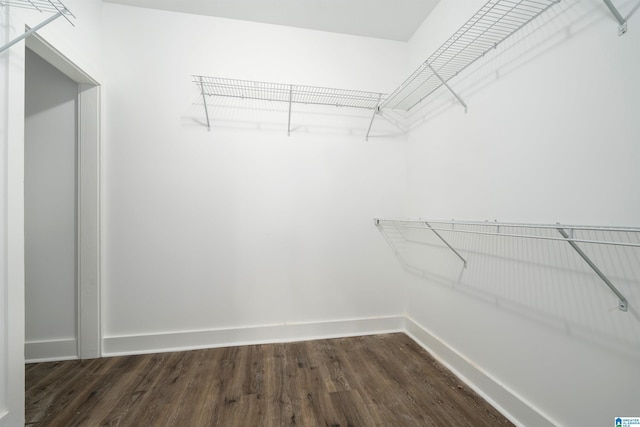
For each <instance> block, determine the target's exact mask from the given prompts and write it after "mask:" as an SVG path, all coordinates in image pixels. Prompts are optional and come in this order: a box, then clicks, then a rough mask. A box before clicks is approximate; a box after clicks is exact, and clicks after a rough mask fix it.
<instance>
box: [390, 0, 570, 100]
mask: <svg viewBox="0 0 640 427" xmlns="http://www.w3.org/2000/svg"><path fill="white" fill-rule="evenodd" d="M559 1H560V0H489V1H488V2H487V3H486V4H485V5H484V6H483V7H482V8H481V9H480V10H479V11H478V12H477V13H476V14H475V15H474V16H473V17H472V18H471V19H469V20H468V21H467V22H466V23H465V24H464V25H463V26H462V27H461V28H460V29H459V30H458V31H456V33H455V34H454V35H453V36H451V37H450V38H449V39H448V40H447V41H446V42H445V43H444V44H442V45H441V46H440V47H439V48H438V49H437V50H436V51H435V52H434V53H433V54H432V55H431V56H430V57H429V58H427V60H426V61H425V62H424V63H423V64H422V65H421V66H420V67H418V69H417V70H415V71H414V72H413V74H411V75H410V76H409V78H407V79H406V80H405V81H404V83H402V85H400V87H398V88H397V89H396V90H395V91H393V93H391V95H389V97H388V98H387V99H386V100H385V102H384V103H383V104H382V105H381V108H383V109H385V108H389V109H394V110H406V111H409V110H410V109H411V108H413V107H415V106H416V105H417V104H419V103H420V102H421V101H422V100H423V99H425V98H426V97H427V96H429V95H430V94H431V93H433V92H434V91H435V90H436V89H438V88H440V87H441V86H443V85H445V86H446V82H448V81H449V80H450V79H451V78H453V77H455V76H456V75H457V74H458V73H460V72H461V71H463V70H464V69H465V68H467V67H468V66H469V65H471V64H472V63H473V62H475V61H476V60H478V59H479V58H481V57H482V56H484V55H485V54H486V53H487V52H489V51H490V50H492V49H494V48H496V47H497V46H498V44H500V43H501V42H502V41H504V40H505V39H507V38H508V37H509V36H511V35H512V34H513V33H515V32H516V31H518V30H519V29H520V28H522V27H523V26H525V25H526V24H528V23H529V22H531V21H532V20H533V19H535V18H536V17H537V16H539V15H540V14H542V13H543V12H545V11H546V10H547V9H549V8H550V7H551V6H553V5H554V4H556V3H559Z"/></svg>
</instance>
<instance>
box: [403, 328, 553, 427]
mask: <svg viewBox="0 0 640 427" xmlns="http://www.w3.org/2000/svg"><path fill="white" fill-rule="evenodd" d="M405 333H406V334H407V335H409V336H410V337H411V338H412V339H413V340H414V341H415V342H417V343H418V344H420V345H421V346H422V347H423V348H424V349H425V350H427V351H428V352H429V353H430V354H431V355H432V356H433V357H434V358H435V359H436V360H438V361H439V362H440V363H442V364H443V365H444V366H446V367H447V368H448V369H449V370H451V371H452V372H453V373H454V374H455V375H456V376H457V377H458V378H460V379H461V380H462V381H463V382H464V383H465V384H467V385H468V386H469V387H470V388H471V389H473V390H474V391H475V392H476V393H478V394H479V395H480V396H482V398H484V399H485V400H486V401H487V402H489V403H490V404H491V405H493V406H494V407H495V408H496V409H498V410H499V411H500V412H501V413H502V414H503V415H505V416H506V417H507V418H509V420H511V421H512V422H513V423H514V424H515V425H517V426H536V427H554V426H556V425H557V424H556V423H554V422H552V421H551V420H550V418H548V417H546V416H544V415H543V414H542V413H541V412H540V411H538V410H536V409H534V408H533V407H532V406H531V405H529V404H528V403H527V402H526V401H525V400H524V399H522V398H520V397H519V396H517V395H516V394H515V393H514V392H512V391H511V390H509V389H507V388H506V387H505V386H504V385H502V384H500V383H499V382H498V381H496V380H495V379H494V378H492V377H491V376H490V375H488V374H487V373H485V372H483V371H482V370H481V369H480V368H479V367H478V366H476V365H475V364H474V363H473V362H471V361H470V360H468V359H466V358H465V357H464V356H462V355H461V354H460V353H458V352H457V351H456V350H454V349H452V348H451V347H449V346H448V345H447V344H445V343H444V342H443V341H442V340H440V339H439V338H438V337H437V336H435V335H433V334H432V333H431V332H429V331H428V330H427V329H426V328H424V327H423V326H421V325H419V324H418V323H416V322H415V321H414V320H413V319H410V318H405Z"/></svg>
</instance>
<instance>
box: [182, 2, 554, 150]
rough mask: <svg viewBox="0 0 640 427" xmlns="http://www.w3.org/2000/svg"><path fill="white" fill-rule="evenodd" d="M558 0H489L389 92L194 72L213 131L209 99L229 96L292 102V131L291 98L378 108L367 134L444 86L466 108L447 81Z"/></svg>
mask: <svg viewBox="0 0 640 427" xmlns="http://www.w3.org/2000/svg"><path fill="white" fill-rule="evenodd" d="M558 2H560V0H489V1H488V2H487V3H486V4H485V5H484V6H483V7H482V8H481V9H480V10H479V11H478V12H477V13H476V14H475V15H474V16H473V17H472V18H471V19H469V20H468V21H467V22H466V23H465V24H464V25H463V26H462V27H461V28H460V29H459V30H458V31H457V32H456V33H455V34H454V35H453V36H452V37H450V38H449V39H448V40H447V41H446V42H445V43H444V44H443V45H442V46H440V47H439V48H438V49H437V50H436V52H435V53H434V54H433V55H431V56H430V57H429V58H427V60H426V61H425V62H424V63H423V64H422V65H421V66H420V67H419V68H418V69H417V70H416V71H415V72H414V73H413V74H411V75H410V76H409V78H407V79H406V80H405V81H404V83H402V84H401V85H400V86H399V87H398V88H397V89H396V90H394V91H393V92H392V93H391V95H388V96H387V95H385V94H382V93H375V92H362V91H354V90H345V89H332V88H320V87H313V86H297V85H289V84H278V83H264V82H257V81H246V80H233V79H226V78H220V77H205V76H198V75H196V76H194V82H195V83H196V84H197V85H198V86H199V87H200V89H201V92H202V97H203V101H204V104H205V113H206V114H207V127H208V128H209V130H210V129H211V123H210V120H209V114H208V111H207V104H206V101H207V99H206V98H207V97H208V96H227V97H235V98H245V99H261V100H268V101H281V102H287V103H289V126H288V132H289V133H290V131H291V104H293V103H304V104H319V105H338V106H345V107H354V108H367V109H372V110H373V111H374V112H373V115H372V118H371V122H370V124H369V129H368V130H367V139H368V137H369V133H370V131H371V125H372V124H373V120H374V119H375V116H376V114H377V113H379V112H380V111H382V110H384V109H391V110H405V111H408V110H410V109H411V108H413V107H414V106H415V105H416V104H418V103H420V102H421V101H422V100H423V99H424V98H426V97H427V96H429V95H430V94H431V93H433V92H434V91H435V90H437V89H438V88H440V87H441V86H445V87H446V88H447V89H449V91H451V93H452V94H453V95H454V96H455V97H456V98H457V99H458V101H459V102H460V103H461V104H462V105H463V106H464V107H465V110H466V104H465V103H464V101H463V100H462V99H461V98H460V97H459V96H458V95H457V94H456V93H455V92H454V91H453V89H452V88H451V87H450V86H449V84H448V81H449V80H450V79H451V78H453V77H455V76H456V75H458V73H460V72H461V71H463V70H464V69H465V68H467V67H468V66H469V65H471V64H472V63H473V62H474V61H476V60H477V59H479V58H481V57H482V56H483V55H485V54H486V53H487V52H489V51H491V50H492V49H495V48H496V47H497V46H498V44H499V43H501V42H502V41H504V40H505V39H506V38H508V37H509V36H511V35H512V34H513V33H515V32H516V31H518V30H519V29H520V28H522V27H523V26H525V25H526V24H528V23H529V22H531V21H532V20H533V19H535V18H536V17H537V16H539V15H540V14H542V13H543V12H545V11H546V10H547V9H548V8H550V7H551V6H553V5H555V4H556V3H558Z"/></svg>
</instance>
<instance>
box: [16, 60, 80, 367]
mask: <svg viewBox="0 0 640 427" xmlns="http://www.w3.org/2000/svg"><path fill="white" fill-rule="evenodd" d="M77 95H78V84H77V83H76V82H74V81H73V80H71V79H70V78H69V77H67V76H66V75H64V74H63V73H61V72H60V71H58V69H57V68H55V67H54V66H52V65H51V64H49V63H48V62H47V61H45V60H44V59H42V58H41V57H40V56H38V55H37V54H36V53H34V52H33V51H32V50H30V49H28V48H27V49H26V50H25V131H24V132H25V133H24V139H25V143H24V168H25V170H24V197H25V203H24V209H25V216H24V221H25V358H26V360H27V361H48V360H68V359H75V358H77V357H78V348H77V346H78V340H77V321H76V313H77V284H76V283H77V281H76V271H77V262H76V260H77V248H76V246H77V232H76V230H77V214H76V211H77V196H76V182H77V166H76V163H77V162H76V152H77V147H76V144H77V137H76V133H77V128H78V126H77V104H78V101H77Z"/></svg>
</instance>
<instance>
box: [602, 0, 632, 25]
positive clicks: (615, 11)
mask: <svg viewBox="0 0 640 427" xmlns="http://www.w3.org/2000/svg"><path fill="white" fill-rule="evenodd" d="M604 4H606V5H607V7H608V8H609V10H610V11H611V13H613V16H615V17H616V19H617V20H618V23H619V24H620V25H622V24H624V23H625V22H627V21H625V19H624V18H623V17H622V15H620V12H618V9H617V8H616V7H615V6H614V4H613V3H611V0H604Z"/></svg>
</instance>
